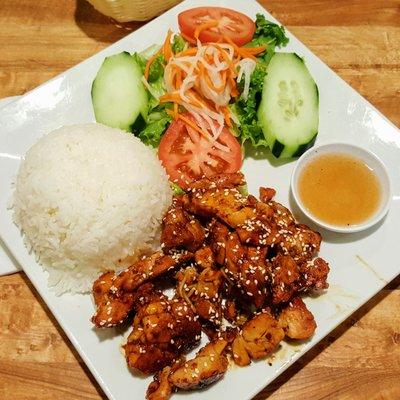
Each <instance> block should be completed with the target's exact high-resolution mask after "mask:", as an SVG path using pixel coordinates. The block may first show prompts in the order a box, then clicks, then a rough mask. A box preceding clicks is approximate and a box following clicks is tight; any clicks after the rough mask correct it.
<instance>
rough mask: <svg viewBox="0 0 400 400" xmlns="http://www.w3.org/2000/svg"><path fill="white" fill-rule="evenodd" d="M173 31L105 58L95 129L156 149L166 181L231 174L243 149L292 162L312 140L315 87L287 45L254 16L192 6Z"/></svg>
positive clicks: (95, 92)
mask: <svg viewBox="0 0 400 400" xmlns="http://www.w3.org/2000/svg"><path fill="white" fill-rule="evenodd" d="M178 23H179V28H180V32H172V31H171V30H169V31H168V33H167V35H166V37H165V39H164V41H163V43H162V45H153V46H151V47H150V48H148V49H146V50H145V51H143V52H141V53H133V54H130V53H128V52H122V53H120V54H116V55H113V56H111V57H107V58H106V59H105V60H104V62H103V64H102V66H101V68H100V70H99V71H98V73H97V76H96V78H95V80H94V82H93V86H92V101H93V108H94V113H95V117H96V120H97V121H98V122H100V123H103V124H105V125H108V126H111V127H116V128H120V129H124V130H126V131H128V132H132V133H133V134H135V135H137V136H138V137H139V138H140V139H141V140H142V141H143V142H144V143H146V144H148V145H151V146H153V147H157V148H158V157H159V159H160V161H161V162H162V164H163V166H164V167H165V169H166V171H167V173H168V175H169V177H170V179H171V181H172V182H173V183H175V184H177V185H179V186H180V187H182V188H185V187H187V185H188V184H189V183H190V182H192V181H194V180H196V179H198V178H200V177H202V176H211V175H214V174H217V173H221V172H227V173H234V172H237V171H238V170H239V169H240V167H241V165H242V161H243V151H242V145H243V143H244V142H246V141H248V142H249V143H250V144H251V145H252V146H254V147H259V146H265V147H269V148H270V150H271V152H272V154H273V155H274V156H275V157H278V158H290V157H298V156H300V155H301V154H302V153H303V152H304V151H305V150H307V149H308V148H309V147H310V146H312V145H313V144H314V141H315V138H316V135H317V133H318V120H319V97H318V88H317V85H316V84H315V82H314V80H313V78H312V76H311V75H310V73H309V71H308V69H307V67H306V65H305V63H304V60H303V59H302V58H301V57H299V56H298V55H297V54H295V53H285V52H281V51H280V52H277V51H276V50H277V49H278V48H282V47H284V46H286V44H287V43H288V37H287V36H286V34H285V30H284V28H283V27H282V26H279V25H277V24H275V23H273V22H271V21H268V20H266V18H265V17H264V16H263V15H262V14H257V16H256V20H255V21H253V20H252V19H250V18H249V17H248V16H246V15H244V14H242V13H239V12H237V11H234V10H230V9H227V8H221V7H199V8H193V9H190V10H186V11H184V12H182V13H181V14H179V16H178Z"/></svg>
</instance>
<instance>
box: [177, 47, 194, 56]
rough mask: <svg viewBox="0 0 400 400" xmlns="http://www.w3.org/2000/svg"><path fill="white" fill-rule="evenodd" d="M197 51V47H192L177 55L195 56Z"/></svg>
mask: <svg viewBox="0 0 400 400" xmlns="http://www.w3.org/2000/svg"><path fill="white" fill-rule="evenodd" d="M196 53H197V49H196V47H190V48H189V49H186V50H183V51H181V52H180V53H177V54H176V55H175V56H176V57H185V56H194V55H195V54H196Z"/></svg>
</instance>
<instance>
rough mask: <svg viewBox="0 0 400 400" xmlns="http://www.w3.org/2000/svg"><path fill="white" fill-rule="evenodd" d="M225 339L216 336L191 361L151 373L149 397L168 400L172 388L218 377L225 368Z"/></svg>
mask: <svg viewBox="0 0 400 400" xmlns="http://www.w3.org/2000/svg"><path fill="white" fill-rule="evenodd" d="M227 345H228V342H227V341H226V340H224V339H216V340H214V341H212V342H209V343H208V344H206V345H205V346H204V347H203V348H202V349H200V350H199V352H198V353H197V354H196V356H195V358H193V359H192V360H189V361H186V362H182V363H178V364H177V365H176V366H173V367H165V368H164V369H163V370H162V371H161V372H160V373H158V374H156V375H155V376H154V380H153V382H152V383H151V384H150V385H149V387H148V389H147V395H146V398H147V399H148V400H168V399H169V398H170V396H171V394H172V391H173V389H174V388H176V389H180V390H191V389H196V388H202V387H204V386H208V385H210V384H212V383H214V382H216V381H218V380H219V379H221V378H222V377H223V376H224V374H225V372H226V370H227V369H228V359H227V356H226V354H225V349H226V346H227Z"/></svg>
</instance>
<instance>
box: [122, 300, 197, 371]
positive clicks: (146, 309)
mask: <svg viewBox="0 0 400 400" xmlns="http://www.w3.org/2000/svg"><path fill="white" fill-rule="evenodd" d="M200 335H201V326H200V324H199V322H198V321H197V318H196V317H195V315H194V314H193V312H192V310H191V309H190V308H189V306H188V305H187V304H186V303H185V302H184V301H183V300H180V299H172V300H168V298H167V297H166V296H164V295H163V294H162V293H159V294H158V300H156V299H155V298H154V297H153V298H152V299H151V301H150V302H149V303H148V304H145V305H143V306H141V307H140V308H139V309H138V310H137V314H136V315H135V318H134V321H133V331H132V333H131V334H130V335H129V337H128V340H127V343H126V345H125V346H124V349H125V356H126V360H127V363H128V365H129V367H131V368H134V369H136V370H139V371H140V372H142V373H144V374H152V373H155V372H157V371H160V370H161V369H162V368H164V367H165V366H166V365H170V364H171V363H172V362H173V361H175V360H177V359H178V358H179V356H181V355H182V354H183V353H185V352H187V351H189V350H190V349H191V348H193V347H194V346H195V345H196V344H197V343H198V342H199V340H200Z"/></svg>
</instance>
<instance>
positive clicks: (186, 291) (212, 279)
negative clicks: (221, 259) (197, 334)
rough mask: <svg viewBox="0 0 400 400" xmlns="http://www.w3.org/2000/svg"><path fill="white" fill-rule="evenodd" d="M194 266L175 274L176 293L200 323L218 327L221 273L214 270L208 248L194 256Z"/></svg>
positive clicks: (220, 311)
mask: <svg viewBox="0 0 400 400" xmlns="http://www.w3.org/2000/svg"><path fill="white" fill-rule="evenodd" d="M195 260H196V266H194V265H193V266H189V267H186V268H185V269H182V270H180V271H178V272H177V274H176V276H175V278H176V279H177V281H178V284H177V288H176V293H177V295H179V296H180V297H182V298H183V299H184V300H185V301H186V303H187V304H189V305H190V307H191V308H192V310H193V311H194V312H195V313H196V314H197V315H198V316H199V317H200V319H201V321H203V322H208V323H210V324H211V325H213V326H214V325H216V326H219V325H220V324H221V319H222V307H221V297H220V293H219V292H220V290H221V286H222V283H223V275H222V272H221V271H220V270H218V269H216V268H214V264H213V262H212V260H213V256H212V252H211V250H210V248H208V247H205V248H203V249H200V250H198V251H197V252H196V254H195Z"/></svg>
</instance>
